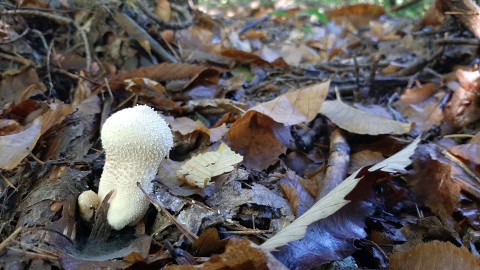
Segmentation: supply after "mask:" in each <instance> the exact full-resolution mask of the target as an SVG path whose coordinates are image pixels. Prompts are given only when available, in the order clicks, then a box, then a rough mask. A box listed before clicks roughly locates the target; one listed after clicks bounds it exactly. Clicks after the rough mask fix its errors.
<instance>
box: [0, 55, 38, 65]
mask: <svg viewBox="0 0 480 270" xmlns="http://www.w3.org/2000/svg"><path fill="white" fill-rule="evenodd" d="M0 57H1V58H5V59H7V60H10V61H14V62H17V63H20V64H23V65H24V66H32V67H33V66H34V64H33V62H32V61H30V60H28V59H25V58H23V57H20V56H15V55H10V54H6V53H2V52H0Z"/></svg>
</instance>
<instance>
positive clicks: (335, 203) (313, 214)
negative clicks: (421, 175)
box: [261, 139, 420, 251]
mask: <svg viewBox="0 0 480 270" xmlns="http://www.w3.org/2000/svg"><path fill="white" fill-rule="evenodd" d="M419 141H420V139H416V140H414V141H413V142H412V143H411V144H410V145H408V146H407V147H406V148H405V149H403V150H401V151H400V152H398V153H396V154H395V155H393V156H391V157H389V158H387V159H385V160H384V161H382V162H380V163H377V164H376V165H375V166H373V167H372V168H370V170H368V171H370V172H372V171H375V170H382V171H384V172H390V173H394V172H397V171H399V170H400V171H403V168H404V167H406V166H408V165H409V164H410V163H411V160H410V156H412V155H413V152H414V151H415V148H416V147H417V145H418V143H419ZM373 168H375V169H373ZM361 170H362V169H359V170H357V171H356V172H355V173H354V174H352V175H350V176H349V177H348V178H347V179H345V180H343V182H342V183H340V184H339V185H338V186H337V187H335V188H334V189H333V190H332V191H330V193H328V194H327V195H326V196H325V197H323V198H322V199H321V200H320V201H318V202H316V203H315V204H314V205H313V206H312V207H311V208H310V209H308V210H307V211H306V212H305V213H304V214H303V215H301V216H300V217H299V218H297V219H296V220H294V221H293V222H292V223H290V224H289V225H288V226H287V227H285V228H283V229H282V230H281V231H280V232H278V233H277V234H275V235H274V236H273V237H272V238H270V239H268V240H267V241H266V242H265V243H263V244H262V245H261V247H262V248H265V249H267V250H269V251H273V250H276V248H277V247H280V246H283V245H285V244H288V243H290V242H292V241H296V240H300V239H302V238H303V237H304V236H305V233H306V232H307V226H308V225H310V224H312V223H313V222H315V221H318V220H320V219H323V218H326V217H328V216H330V215H331V214H333V213H335V212H336V211H338V210H339V209H340V208H342V207H343V206H345V205H346V204H347V203H349V202H350V201H349V200H345V196H347V195H348V194H349V193H350V192H351V191H352V190H353V188H355V186H356V185H357V184H358V182H359V181H360V180H361V178H357V175H358V173H359V172H360V171H361Z"/></svg>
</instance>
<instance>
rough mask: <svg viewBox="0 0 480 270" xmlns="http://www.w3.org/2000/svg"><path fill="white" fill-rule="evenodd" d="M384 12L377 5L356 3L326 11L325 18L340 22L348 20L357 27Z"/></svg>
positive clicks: (364, 24)
mask: <svg viewBox="0 0 480 270" xmlns="http://www.w3.org/2000/svg"><path fill="white" fill-rule="evenodd" d="M383 14H385V9H384V8H383V7H382V6H379V5H370V4H357V5H351V6H346V7H341V8H338V9H335V10H332V11H330V12H327V13H326V14H325V15H327V18H328V19H329V20H331V21H334V22H338V23H339V24H342V22H344V21H349V22H351V23H352V24H353V25H355V26H357V27H363V26H367V25H368V24H369V22H370V21H371V20H374V19H377V18H379V17H380V16H382V15H383Z"/></svg>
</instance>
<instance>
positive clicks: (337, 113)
mask: <svg viewBox="0 0 480 270" xmlns="http://www.w3.org/2000/svg"><path fill="white" fill-rule="evenodd" d="M320 113H321V114H323V115H325V116H326V117H328V118H329V119H330V120H331V121H332V122H333V123H335V124H336V125H337V126H339V127H341V128H342V129H344V130H347V131H349V132H352V133H356V134H367V135H380V134H405V133H408V132H410V130H411V129H412V124H411V123H410V124H407V123H402V122H398V121H393V120H389V119H385V118H382V117H378V116H375V115H371V114H368V113H365V112H362V111H360V110H357V109H355V108H353V107H351V106H348V105H347V104H345V103H343V102H340V101H337V100H331V101H325V102H324V103H323V105H322V108H320Z"/></svg>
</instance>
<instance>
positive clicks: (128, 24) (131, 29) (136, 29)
mask: <svg viewBox="0 0 480 270" xmlns="http://www.w3.org/2000/svg"><path fill="white" fill-rule="evenodd" d="M113 19H114V20H115V22H117V23H118V24H119V25H120V26H121V27H122V28H123V29H125V31H126V32H127V33H128V34H129V35H132V36H133V37H132V38H134V39H137V40H140V39H144V40H147V41H148V42H149V43H150V47H151V49H152V51H154V52H155V53H157V54H158V55H159V56H160V58H162V59H163V60H165V61H169V62H172V63H177V62H178V60H177V59H176V58H175V57H173V56H172V55H171V54H169V53H168V52H167V51H166V50H165V49H164V48H163V47H162V46H161V45H160V44H159V43H158V42H157V41H156V40H155V39H154V38H152V36H150V34H149V33H148V32H147V31H146V30H145V29H143V28H142V27H141V26H140V25H138V24H137V23H136V22H135V21H134V20H133V19H132V18H130V17H129V16H128V15H126V14H124V13H122V12H120V11H118V12H115V13H114V14H113ZM139 35H141V37H140V36H139Z"/></svg>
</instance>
